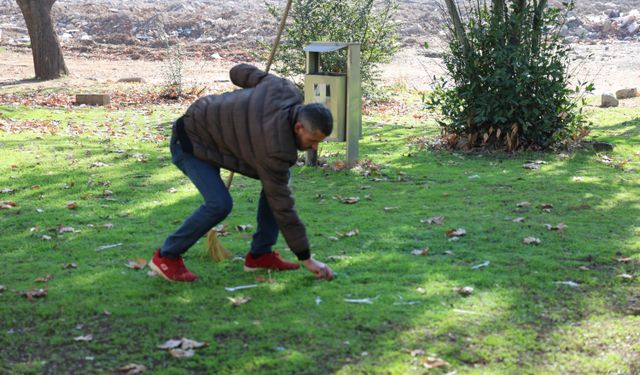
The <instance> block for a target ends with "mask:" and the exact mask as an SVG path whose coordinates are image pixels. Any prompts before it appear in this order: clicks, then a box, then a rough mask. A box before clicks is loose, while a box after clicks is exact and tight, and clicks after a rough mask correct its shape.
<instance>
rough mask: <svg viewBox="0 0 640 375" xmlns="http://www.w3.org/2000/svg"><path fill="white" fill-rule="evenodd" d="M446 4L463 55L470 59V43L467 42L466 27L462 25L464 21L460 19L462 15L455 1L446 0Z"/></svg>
mask: <svg viewBox="0 0 640 375" xmlns="http://www.w3.org/2000/svg"><path fill="white" fill-rule="evenodd" d="M444 3H445V4H446V5H447V10H448V11H449V16H450V17H451V22H452V23H453V30H454V32H455V35H456V39H458V42H459V43H460V46H461V47H462V53H463V54H464V56H465V58H466V59H468V58H469V48H470V47H469V41H468V40H467V34H466V33H465V31H464V25H463V24H462V20H461V19H460V13H459V12H458V7H457V6H456V3H455V0H444Z"/></svg>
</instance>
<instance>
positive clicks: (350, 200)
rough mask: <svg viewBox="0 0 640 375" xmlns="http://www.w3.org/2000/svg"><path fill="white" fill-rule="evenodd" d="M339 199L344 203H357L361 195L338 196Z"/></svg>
mask: <svg viewBox="0 0 640 375" xmlns="http://www.w3.org/2000/svg"><path fill="white" fill-rule="evenodd" d="M337 199H338V200H339V201H340V202H342V203H344V204H356V203H358V202H359V201H360V197H347V198H344V197H337Z"/></svg>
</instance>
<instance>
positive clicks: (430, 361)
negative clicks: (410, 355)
mask: <svg viewBox="0 0 640 375" xmlns="http://www.w3.org/2000/svg"><path fill="white" fill-rule="evenodd" d="M422 366H424V367H425V368H439V367H445V366H449V363H448V362H447V361H445V360H443V359H440V358H436V357H427V358H425V359H423V360H422Z"/></svg>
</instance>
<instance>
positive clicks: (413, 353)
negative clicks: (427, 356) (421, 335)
mask: <svg viewBox="0 0 640 375" xmlns="http://www.w3.org/2000/svg"><path fill="white" fill-rule="evenodd" d="M409 354H411V356H412V357H417V356H422V355H424V350H422V349H414V350H411V351H410V352H409Z"/></svg>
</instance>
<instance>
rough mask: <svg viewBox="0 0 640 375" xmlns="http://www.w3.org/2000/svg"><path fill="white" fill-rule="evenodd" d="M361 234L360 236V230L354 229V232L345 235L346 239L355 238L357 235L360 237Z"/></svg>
mask: <svg viewBox="0 0 640 375" xmlns="http://www.w3.org/2000/svg"><path fill="white" fill-rule="evenodd" d="M359 234H360V230H358V229H353V230H350V231H348V232H347V233H345V234H344V235H345V237H355V236H357V235H359Z"/></svg>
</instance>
